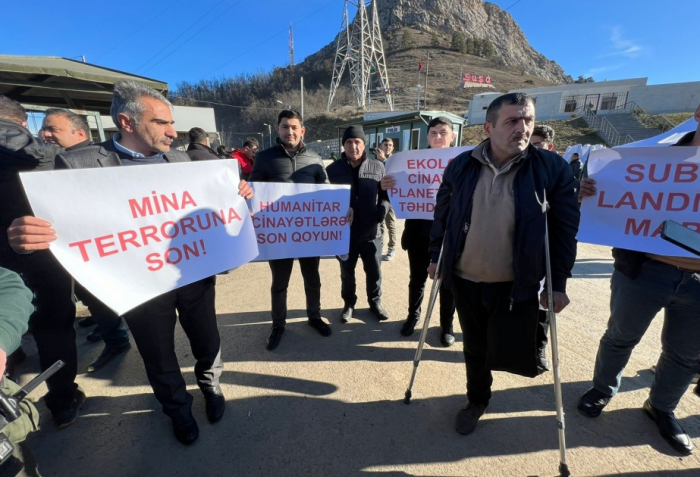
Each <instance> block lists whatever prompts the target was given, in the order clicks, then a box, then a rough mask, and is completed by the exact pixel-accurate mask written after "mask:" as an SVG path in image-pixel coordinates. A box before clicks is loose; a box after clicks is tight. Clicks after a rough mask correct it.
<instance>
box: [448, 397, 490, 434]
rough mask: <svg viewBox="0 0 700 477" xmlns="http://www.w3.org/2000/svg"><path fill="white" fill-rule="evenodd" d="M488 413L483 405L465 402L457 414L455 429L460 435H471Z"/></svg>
mask: <svg viewBox="0 0 700 477" xmlns="http://www.w3.org/2000/svg"><path fill="white" fill-rule="evenodd" d="M485 411H486V406H484V405H483V404H472V403H470V402H469V401H467V402H465V403H464V405H463V406H462V409H460V410H459V412H458V413H457V418H456V419H455V429H457V432H459V433H460V434H464V435H465V436H466V435H467V434H471V433H472V432H474V429H476V423H477V422H479V418H480V417H481V416H482V415H483V414H484V412H485Z"/></svg>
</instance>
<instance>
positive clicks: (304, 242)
mask: <svg viewBox="0 0 700 477" xmlns="http://www.w3.org/2000/svg"><path fill="white" fill-rule="evenodd" d="M251 186H252V187H253V189H255V196H254V197H253V199H252V200H251V208H252V210H253V225H254V226H255V236H256V239H257V243H258V249H259V250H260V255H259V256H258V258H257V260H258V261H264V260H277V259H281V258H300V257H325V256H333V255H344V254H346V253H348V250H349V248H350V225H348V223H347V221H346V219H345V217H346V216H347V213H348V209H349V207H350V186H349V185H329V184H291V183H279V182H251Z"/></svg>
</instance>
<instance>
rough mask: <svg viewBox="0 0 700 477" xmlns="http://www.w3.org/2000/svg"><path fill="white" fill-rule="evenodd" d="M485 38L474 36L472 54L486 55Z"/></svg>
mask: <svg viewBox="0 0 700 477" xmlns="http://www.w3.org/2000/svg"><path fill="white" fill-rule="evenodd" d="M483 47H484V45H483V40H482V39H481V38H474V47H473V48H472V51H473V53H472V55H474V56H484V55H483Z"/></svg>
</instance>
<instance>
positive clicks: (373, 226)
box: [326, 126, 389, 323]
mask: <svg viewBox="0 0 700 477" xmlns="http://www.w3.org/2000/svg"><path fill="white" fill-rule="evenodd" d="M343 148H344V149H345V152H343V153H342V154H341V156H340V159H339V160H337V161H335V162H334V163H333V164H331V165H330V166H328V167H327V168H326V173H327V174H328V180H329V181H330V182H331V184H344V185H349V186H351V190H350V212H349V214H348V217H349V219H350V223H351V225H350V250H349V252H348V255H347V258H346V259H345V260H342V259H341V260H340V279H341V282H342V291H341V295H342V297H343V301H344V302H345V305H344V307H343V312H342V314H341V315H340V321H341V322H343V323H347V322H348V321H349V320H350V318H352V314H353V311H354V309H355V304H356V303H357V295H356V294H355V291H356V285H355V267H356V265H357V260H358V258H361V259H362V265H363V268H364V270H365V275H366V277H367V301H368V302H369V309H370V311H371V312H372V314H373V315H374V316H376V317H377V319H378V320H379V321H384V320H388V319H389V315H388V313H387V312H386V310H384V308H382V303H381V300H382V271H381V268H380V267H381V263H382V262H381V261H382V234H381V229H380V227H379V224H381V223H382V222H383V221H384V218H385V217H386V213H387V210H388V209H389V196H388V195H387V193H386V191H383V190H382V189H381V187H380V182H381V180H382V177H384V164H382V163H381V161H378V160H376V159H371V158H369V157H367V154H366V153H365V132H364V130H363V129H362V126H350V127H349V128H347V129H346V130H345V132H344V133H343ZM342 258H344V257H342Z"/></svg>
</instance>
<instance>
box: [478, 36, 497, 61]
mask: <svg viewBox="0 0 700 477" xmlns="http://www.w3.org/2000/svg"><path fill="white" fill-rule="evenodd" d="M481 49H482V53H483V55H482V56H484V58H493V55H495V54H496V48H495V47H494V46H493V43H492V42H491V40H489V39H488V38H486V39H484V40H483V41H482V43H481Z"/></svg>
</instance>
